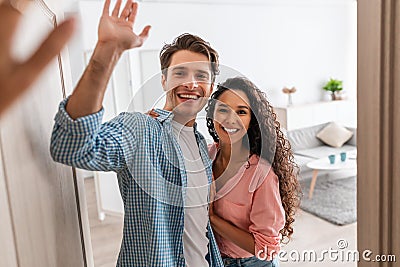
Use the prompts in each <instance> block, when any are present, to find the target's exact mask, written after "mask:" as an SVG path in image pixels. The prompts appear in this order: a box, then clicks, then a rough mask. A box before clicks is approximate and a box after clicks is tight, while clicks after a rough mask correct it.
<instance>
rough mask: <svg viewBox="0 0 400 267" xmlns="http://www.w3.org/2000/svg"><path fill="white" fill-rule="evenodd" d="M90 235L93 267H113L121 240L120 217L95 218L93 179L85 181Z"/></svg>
mask: <svg viewBox="0 0 400 267" xmlns="http://www.w3.org/2000/svg"><path fill="white" fill-rule="evenodd" d="M85 189H86V197H87V205H88V214H89V224H90V234H91V238H92V247H93V257H94V266H95V267H115V266H116V262H117V258H118V252H119V247H120V245H121V239H122V225H123V218H122V216H115V215H106V217H105V219H104V221H100V220H99V219H98V216H97V207H96V192H95V185H94V179H93V178H86V179H85Z"/></svg>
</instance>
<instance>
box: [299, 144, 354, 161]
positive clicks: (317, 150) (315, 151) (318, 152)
mask: <svg viewBox="0 0 400 267" xmlns="http://www.w3.org/2000/svg"><path fill="white" fill-rule="evenodd" d="M355 149H356V147H355V146H350V145H344V146H342V147H340V148H337V147H331V146H325V145H322V146H319V147H313V148H309V149H303V150H298V151H296V152H295V154H296V155H300V156H304V157H310V158H313V159H320V158H324V157H327V156H329V155H331V154H339V153H341V152H347V151H352V150H355Z"/></svg>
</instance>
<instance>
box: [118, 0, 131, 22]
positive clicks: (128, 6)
mask: <svg viewBox="0 0 400 267" xmlns="http://www.w3.org/2000/svg"><path fill="white" fill-rule="evenodd" d="M131 12H132V0H128V1H126V4H125V7H124V9H123V10H122V12H121V16H120V18H122V19H124V20H126V19H128V18H129V15H130V14H131Z"/></svg>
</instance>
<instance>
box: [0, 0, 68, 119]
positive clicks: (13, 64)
mask: <svg viewBox="0 0 400 267" xmlns="http://www.w3.org/2000/svg"><path fill="white" fill-rule="evenodd" d="M14 2H16V1H14ZM20 2H21V3H18V4H21V5H23V6H25V5H26V4H27V2H26V1H20ZM21 8H23V7H21ZM21 17H22V15H21V13H20V12H19V11H18V10H17V9H15V8H14V7H13V6H12V5H11V4H10V1H4V2H3V1H2V0H0V40H1V42H0V115H1V114H2V113H3V112H5V111H6V110H7V108H9V107H10V106H11V105H12V104H13V103H14V102H15V101H16V100H17V99H18V98H19V97H20V96H21V95H22V94H23V93H24V92H25V91H27V89H28V88H29V87H30V85H32V83H33V82H34V81H35V80H36V79H37V78H38V77H39V75H40V73H42V71H43V70H44V68H45V67H46V66H47V65H48V63H49V62H50V61H51V60H52V59H53V58H54V57H55V56H56V55H57V54H59V53H60V51H61V49H62V48H63V47H64V46H65V44H66V43H67V41H68V40H69V39H70V38H71V36H72V34H73V32H74V27H75V26H74V25H75V21H74V19H73V18H70V19H67V20H66V21H64V22H63V23H61V24H60V25H59V26H58V27H56V28H55V29H54V30H53V31H52V32H51V33H50V34H49V36H48V37H47V38H46V40H45V41H44V42H43V43H42V45H41V46H40V47H39V48H38V50H37V51H36V52H35V53H34V54H33V55H32V56H31V57H30V58H29V59H28V60H27V61H25V62H18V61H17V60H15V59H14V58H13V57H12V55H11V45H12V40H13V37H14V34H15V31H16V28H17V26H18V23H19V21H20V20H21Z"/></svg>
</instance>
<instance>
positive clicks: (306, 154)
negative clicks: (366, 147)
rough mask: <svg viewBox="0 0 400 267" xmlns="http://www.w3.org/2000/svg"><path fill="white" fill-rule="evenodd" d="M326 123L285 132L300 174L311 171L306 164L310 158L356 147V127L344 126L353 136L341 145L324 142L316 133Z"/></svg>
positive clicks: (326, 155)
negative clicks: (332, 145)
mask: <svg viewBox="0 0 400 267" xmlns="http://www.w3.org/2000/svg"><path fill="white" fill-rule="evenodd" d="M328 124H329V122H328V123H324V124H319V125H315V126H311V127H307V128H302V129H296V130H291V131H287V132H286V136H287V138H288V139H289V142H290V144H291V147H292V151H293V153H294V159H295V161H296V163H297V164H298V165H299V167H300V176H301V177H305V176H308V173H309V172H310V171H311V170H310V169H309V168H308V167H307V166H306V164H307V163H308V162H310V161H312V160H315V159H319V158H323V157H328V155H330V154H339V153H340V152H348V151H354V150H356V149H357V140H356V138H357V129H356V128H349V127H346V128H347V129H348V130H350V131H352V132H353V136H352V137H351V138H350V140H349V141H347V142H346V143H345V144H344V145H343V146H342V147H340V148H335V147H331V146H328V145H326V144H324V143H323V142H322V141H321V140H319V139H318V138H317V137H316V135H317V133H318V132H319V131H320V130H322V129H323V128H324V127H325V126H327V125H328Z"/></svg>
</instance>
